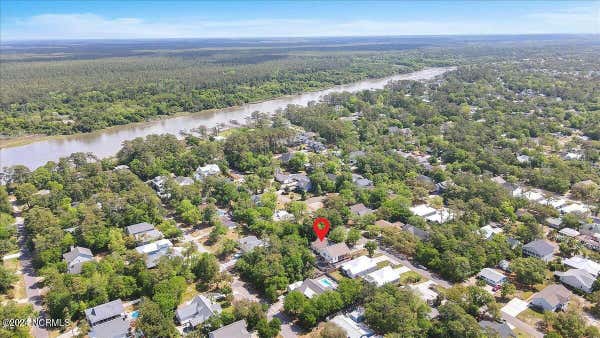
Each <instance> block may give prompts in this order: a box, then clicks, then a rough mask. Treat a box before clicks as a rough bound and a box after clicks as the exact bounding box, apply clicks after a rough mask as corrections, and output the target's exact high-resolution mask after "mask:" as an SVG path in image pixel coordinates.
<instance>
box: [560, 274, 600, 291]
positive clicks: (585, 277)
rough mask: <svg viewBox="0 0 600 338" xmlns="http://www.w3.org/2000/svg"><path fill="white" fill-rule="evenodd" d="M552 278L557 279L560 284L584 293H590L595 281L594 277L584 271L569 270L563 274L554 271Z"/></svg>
mask: <svg viewBox="0 0 600 338" xmlns="http://www.w3.org/2000/svg"><path fill="white" fill-rule="evenodd" d="M554 276H556V277H558V278H559V279H560V281H561V283H563V284H565V285H568V286H570V287H572V288H574V289H578V290H581V291H583V292H586V293H591V292H592V288H593V286H594V282H595V281H596V276H594V275H592V274H591V273H589V272H587V271H586V270H584V269H569V270H567V271H564V272H563V271H556V272H554Z"/></svg>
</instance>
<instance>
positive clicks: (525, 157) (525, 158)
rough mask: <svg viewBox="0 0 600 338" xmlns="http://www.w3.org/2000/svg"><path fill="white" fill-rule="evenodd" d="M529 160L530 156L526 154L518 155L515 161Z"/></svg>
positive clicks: (526, 161)
mask: <svg viewBox="0 0 600 338" xmlns="http://www.w3.org/2000/svg"><path fill="white" fill-rule="evenodd" d="M530 160H531V158H530V157H529V156H527V155H518V156H517V162H519V163H521V164H525V163H529V161H530Z"/></svg>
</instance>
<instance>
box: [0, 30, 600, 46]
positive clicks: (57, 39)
mask: <svg viewBox="0 0 600 338" xmlns="http://www.w3.org/2000/svg"><path fill="white" fill-rule="evenodd" d="M0 35H1V34H0ZM453 36H455V37H494V36H496V37H503V36H506V37H510V36H600V32H588V33H494V34H407V35H397V34H395V35H307V36H302V35H298V36H276V35H273V36H269V35H265V36H254V37H249V36H246V37H226V36H223V37H219V36H214V37H161V38H158V37H157V38H152V37H140V38H118V37H115V38H48V39H44V38H41V39H11V38H8V39H5V38H2V37H1V36H0V45H3V44H5V43H6V42H47V41H140V40H146V41H151V40H155V41H156V40H253V39H266V38H268V39H320V38H400V37H403V38H409V37H416V38H419V37H453ZM599 42H600V41H599Z"/></svg>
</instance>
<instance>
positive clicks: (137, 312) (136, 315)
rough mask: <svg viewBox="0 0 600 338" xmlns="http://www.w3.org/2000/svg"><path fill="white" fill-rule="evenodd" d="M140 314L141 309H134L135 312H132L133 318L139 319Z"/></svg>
mask: <svg viewBox="0 0 600 338" xmlns="http://www.w3.org/2000/svg"><path fill="white" fill-rule="evenodd" d="M139 316H140V312H139V311H137V310H136V311H133V312H132V313H131V318H133V319H137V318H138V317H139Z"/></svg>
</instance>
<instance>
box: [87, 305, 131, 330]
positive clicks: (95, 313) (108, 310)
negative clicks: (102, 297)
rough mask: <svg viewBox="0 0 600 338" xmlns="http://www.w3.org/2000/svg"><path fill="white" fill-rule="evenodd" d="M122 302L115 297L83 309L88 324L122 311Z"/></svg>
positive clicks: (116, 314)
mask: <svg viewBox="0 0 600 338" xmlns="http://www.w3.org/2000/svg"><path fill="white" fill-rule="evenodd" d="M123 311H125V310H124V308H123V303H122V302H121V300H120V299H115V300H113V301H111V302H108V303H104V304H101V305H98V306H96V307H93V308H90V309H87V310H85V316H86V318H87V319H88V321H90V324H92V325H93V324H94V323H97V322H99V321H102V320H105V319H108V318H111V317H115V316H118V315H120V314H121V313H123Z"/></svg>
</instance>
